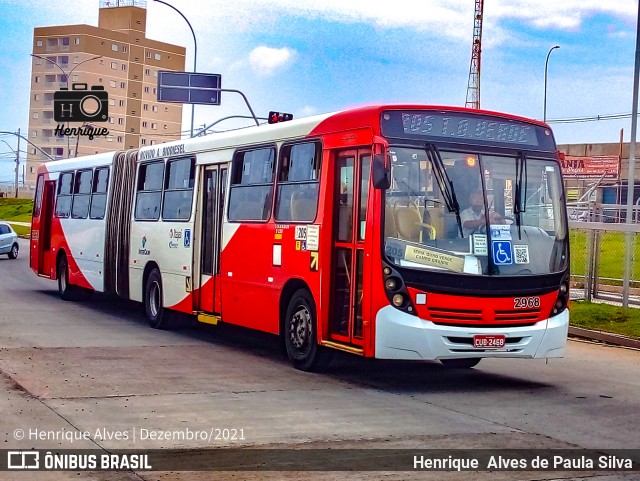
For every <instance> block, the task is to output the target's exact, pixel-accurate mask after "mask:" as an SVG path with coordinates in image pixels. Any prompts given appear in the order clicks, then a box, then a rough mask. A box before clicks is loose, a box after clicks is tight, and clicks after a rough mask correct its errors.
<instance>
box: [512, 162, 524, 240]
mask: <svg viewBox="0 0 640 481" xmlns="http://www.w3.org/2000/svg"><path fill="white" fill-rule="evenodd" d="M523 179H524V191H523V183H522V181H523ZM513 200H514V202H513V215H514V217H515V219H516V226H518V239H522V233H521V232H520V230H521V226H522V215H521V214H522V213H523V212H526V211H527V156H526V155H525V153H524V152H518V156H517V157H516V191H515V195H514V199H513Z"/></svg>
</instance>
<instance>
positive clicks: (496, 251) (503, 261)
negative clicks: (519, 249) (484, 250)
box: [491, 240, 513, 266]
mask: <svg viewBox="0 0 640 481" xmlns="http://www.w3.org/2000/svg"><path fill="white" fill-rule="evenodd" d="M491 252H492V253H493V263H494V264H495V265H497V266H508V265H511V264H513V248H512V247H511V241H506V240H497V241H491Z"/></svg>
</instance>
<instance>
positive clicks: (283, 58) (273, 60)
mask: <svg viewBox="0 0 640 481" xmlns="http://www.w3.org/2000/svg"><path fill="white" fill-rule="evenodd" d="M295 54H296V52H295V50H292V49H290V48H287V47H283V48H272V47H267V46H265V45H261V46H259V47H256V48H254V49H253V51H252V52H251V53H250V54H249V64H250V65H251V68H252V69H253V70H254V71H255V72H257V73H259V74H261V75H272V74H273V73H275V71H276V70H279V69H283V68H286V67H287V64H289V63H290V62H291V61H292V60H293V58H294V56H295Z"/></svg>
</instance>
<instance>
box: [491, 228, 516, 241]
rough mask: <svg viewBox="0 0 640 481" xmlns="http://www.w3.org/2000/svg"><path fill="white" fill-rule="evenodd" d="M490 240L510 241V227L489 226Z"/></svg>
mask: <svg viewBox="0 0 640 481" xmlns="http://www.w3.org/2000/svg"><path fill="white" fill-rule="evenodd" d="M491 239H492V240H511V226H510V225H498V224H491Z"/></svg>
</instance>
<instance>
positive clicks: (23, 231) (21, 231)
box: [11, 224, 31, 237]
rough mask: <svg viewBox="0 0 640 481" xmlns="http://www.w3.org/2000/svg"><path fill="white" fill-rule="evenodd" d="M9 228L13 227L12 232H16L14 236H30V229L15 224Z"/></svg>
mask: <svg viewBox="0 0 640 481" xmlns="http://www.w3.org/2000/svg"><path fill="white" fill-rule="evenodd" d="M11 227H13V230H14V231H16V234H18V235H19V236H21V237H29V235H30V234H31V227H27V226H23V225H15V224H11Z"/></svg>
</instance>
